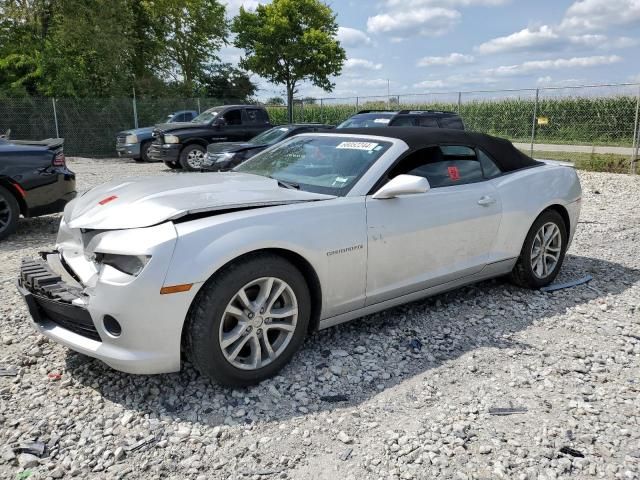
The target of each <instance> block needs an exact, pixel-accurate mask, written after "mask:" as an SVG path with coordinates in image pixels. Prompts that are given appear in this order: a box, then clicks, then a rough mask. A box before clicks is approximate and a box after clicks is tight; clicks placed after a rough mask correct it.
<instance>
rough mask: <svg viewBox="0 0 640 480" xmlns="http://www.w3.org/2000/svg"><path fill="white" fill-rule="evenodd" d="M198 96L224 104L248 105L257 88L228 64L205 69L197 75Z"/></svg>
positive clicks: (247, 76)
mask: <svg viewBox="0 0 640 480" xmlns="http://www.w3.org/2000/svg"><path fill="white" fill-rule="evenodd" d="M198 85H199V88H198V95H201V96H205V97H209V98H216V99H218V100H221V101H222V102H224V103H249V102H251V101H252V98H253V96H254V95H255V93H256V90H257V87H256V85H255V84H254V83H253V82H252V81H251V79H250V78H249V75H247V72H245V71H243V70H240V69H238V68H236V67H234V66H233V65H231V64H229V63H220V64H216V65H212V66H210V67H208V68H205V70H204V71H202V72H201V73H200V74H199V75H198Z"/></svg>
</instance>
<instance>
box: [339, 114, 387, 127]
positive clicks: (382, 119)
mask: <svg viewBox="0 0 640 480" xmlns="http://www.w3.org/2000/svg"><path fill="white" fill-rule="evenodd" d="M397 113H398V111H397V110H360V111H359V112H358V113H356V114H355V115H352V116H351V117H349V118H347V119H346V120H345V121H344V122H342V123H341V124H340V125H338V126H337V127H336V128H370V127H384V126H386V125H388V124H389V121H390V120H391V119H392V118H393V117H394V116H395V115H396V114H397Z"/></svg>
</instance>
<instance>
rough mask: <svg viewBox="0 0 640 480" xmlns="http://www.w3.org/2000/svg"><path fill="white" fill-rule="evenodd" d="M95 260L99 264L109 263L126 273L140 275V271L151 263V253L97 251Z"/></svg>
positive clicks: (134, 275)
mask: <svg viewBox="0 0 640 480" xmlns="http://www.w3.org/2000/svg"><path fill="white" fill-rule="evenodd" d="M95 259H96V260H95V261H96V263H97V264H99V265H109V266H110V267H112V268H115V269H116V270H118V271H119V272H122V273H126V274H127V275H131V276H133V277H137V276H138V275H140V272H142V270H143V269H144V267H145V266H146V265H147V263H149V260H150V259H151V256H149V255H119V254H115V253H96V256H95Z"/></svg>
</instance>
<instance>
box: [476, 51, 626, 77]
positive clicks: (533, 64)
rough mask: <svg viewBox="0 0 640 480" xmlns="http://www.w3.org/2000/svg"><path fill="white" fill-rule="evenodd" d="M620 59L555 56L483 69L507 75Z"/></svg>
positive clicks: (503, 75) (593, 64)
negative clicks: (548, 58) (554, 57)
mask: <svg viewBox="0 0 640 480" xmlns="http://www.w3.org/2000/svg"><path fill="white" fill-rule="evenodd" d="M620 61H622V57H619V56H617V55H609V56H602V55H601V56H592V57H573V58H557V59H555V60H532V61H528V62H524V63H520V64H517V65H503V66H500V67H497V68H490V69H487V70H485V72H484V73H485V74H487V75H495V76H500V77H509V76H517V75H527V74H529V73H532V72H536V71H538V70H559V69H564V68H586V67H596V66H600V65H610V64H613V63H618V62H620Z"/></svg>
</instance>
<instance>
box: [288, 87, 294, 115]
mask: <svg viewBox="0 0 640 480" xmlns="http://www.w3.org/2000/svg"><path fill="white" fill-rule="evenodd" d="M293 89H294V85H287V118H288V119H289V123H293Z"/></svg>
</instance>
